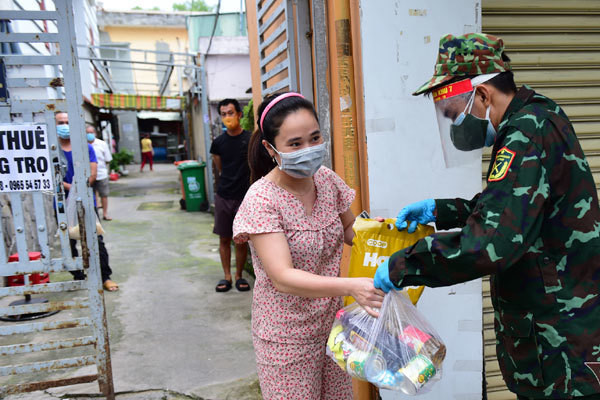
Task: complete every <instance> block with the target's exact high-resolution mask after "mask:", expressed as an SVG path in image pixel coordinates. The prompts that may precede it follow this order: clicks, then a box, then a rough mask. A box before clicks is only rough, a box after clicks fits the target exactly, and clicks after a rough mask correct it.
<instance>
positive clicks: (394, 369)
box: [327, 290, 446, 395]
mask: <svg viewBox="0 0 600 400" xmlns="http://www.w3.org/2000/svg"><path fill="white" fill-rule="evenodd" d="M327 354H328V355H329V356H330V357H331V358H332V359H333V360H334V361H335V362H336V363H337V364H338V365H339V366H340V367H341V368H342V369H344V370H345V371H346V372H347V373H348V374H349V375H350V376H352V377H354V378H357V379H360V380H365V381H369V382H371V383H372V384H374V385H375V386H377V387H379V388H383V389H391V390H396V391H402V392H404V393H405V394H408V395H417V394H422V393H426V392H427V391H429V390H430V387H431V386H432V384H433V383H434V382H436V381H438V380H439V379H440V378H441V374H442V362H443V361H444V358H445V357H446V346H445V345H444V343H443V342H442V339H441V338H440V336H439V335H438V334H437V333H436V332H435V330H434V329H433V327H432V326H431V325H430V324H429V323H428V322H427V320H426V319H425V318H424V317H423V315H421V313H420V312H419V311H418V310H417V309H416V307H415V306H414V305H413V304H412V303H411V301H410V300H409V298H408V297H407V296H406V295H405V294H403V293H402V292H396V291H394V290H392V291H390V292H389V293H388V294H387V295H386V296H385V298H384V301H383V306H382V307H381V310H380V311H379V318H374V317H372V316H371V315H369V314H368V313H367V312H366V311H365V310H364V309H363V308H362V307H360V306H359V305H358V304H356V303H353V304H350V305H349V306H346V307H344V308H342V309H341V310H339V311H338V313H337V315H336V318H335V321H334V323H333V327H332V329H331V333H330V335H329V339H328V341H327Z"/></svg>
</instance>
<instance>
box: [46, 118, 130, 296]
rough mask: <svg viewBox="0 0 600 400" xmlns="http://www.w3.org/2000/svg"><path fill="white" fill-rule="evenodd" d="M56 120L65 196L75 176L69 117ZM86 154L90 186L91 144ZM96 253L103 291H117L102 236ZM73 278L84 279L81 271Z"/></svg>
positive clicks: (93, 177) (93, 168) (94, 162)
mask: <svg viewBox="0 0 600 400" xmlns="http://www.w3.org/2000/svg"><path fill="white" fill-rule="evenodd" d="M55 119H56V134H57V135H58V141H59V144H60V148H61V151H62V154H64V156H65V158H66V160H67V170H66V172H65V176H63V186H64V188H65V191H66V194H67V195H68V193H69V191H70V190H71V185H72V184H73V176H74V174H75V171H74V168H73V154H72V152H71V133H70V131H69V115H68V114H67V113H65V112H59V113H57V114H56V115H55ZM88 154H89V157H90V170H91V173H90V178H89V181H88V185H90V186H91V185H92V184H93V183H94V181H95V180H96V171H97V169H98V162H97V160H96V154H95V153H94V148H93V147H92V145H91V144H89V143H88ZM95 205H96V201H95V199H94V206H95ZM70 243H71V253H72V254H73V257H77V255H78V252H77V247H76V244H77V241H76V240H73V239H71V240H70ZM98 252H99V258H100V273H101V275H102V283H103V286H104V289H106V290H108V291H109V292H114V291H117V290H119V285H117V284H116V283H115V282H113V281H112V280H111V279H110V275H111V274H112V270H111V268H110V265H109V263H108V251H107V250H106V246H105V245H104V239H103V237H102V235H98ZM73 277H74V278H75V279H76V280H83V279H85V273H84V272H83V271H74V272H73Z"/></svg>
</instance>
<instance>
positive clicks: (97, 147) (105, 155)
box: [85, 125, 112, 221]
mask: <svg viewBox="0 0 600 400" xmlns="http://www.w3.org/2000/svg"><path fill="white" fill-rule="evenodd" d="M85 132H86V135H87V141H88V143H90V144H91V145H92V146H93V147H94V152H95V153H96V158H97V159H98V173H97V176H96V181H95V182H94V184H93V185H92V187H93V189H94V193H95V192H98V195H99V196H100V203H101V204H102V219H104V220H105V221H111V220H112V218H110V217H109V216H108V173H109V168H108V164H109V163H110V161H111V160H112V154H111V153H110V149H109V148H108V145H107V144H106V142H105V141H104V140H100V139H98V138H97V137H96V128H94V127H93V126H92V125H88V126H87V127H86V128H85Z"/></svg>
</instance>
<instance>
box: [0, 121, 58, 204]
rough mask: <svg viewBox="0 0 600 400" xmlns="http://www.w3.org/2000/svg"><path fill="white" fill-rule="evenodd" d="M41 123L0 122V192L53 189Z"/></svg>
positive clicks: (45, 133)
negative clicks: (18, 123)
mask: <svg viewBox="0 0 600 400" xmlns="http://www.w3.org/2000/svg"><path fill="white" fill-rule="evenodd" d="M49 146H50V145H49V143H48V131H47V129H46V125H44V124H20V125H16V124H1V125H0V193H8V192H34V191H40V190H44V191H45V190H53V188H54V185H53V181H52V162H51V160H50V149H49Z"/></svg>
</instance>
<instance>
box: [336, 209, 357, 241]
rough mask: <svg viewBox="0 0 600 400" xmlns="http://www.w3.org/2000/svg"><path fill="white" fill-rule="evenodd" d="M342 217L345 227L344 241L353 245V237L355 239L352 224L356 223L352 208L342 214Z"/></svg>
mask: <svg viewBox="0 0 600 400" xmlns="http://www.w3.org/2000/svg"><path fill="white" fill-rule="evenodd" d="M340 219H341V220H342V226H343V227H344V243H346V244H347V245H348V246H352V239H354V230H353V229H352V226H353V225H354V220H355V219H356V218H355V217H354V213H353V212H352V210H350V209H348V210H346V212H345V213H343V214H340Z"/></svg>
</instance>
